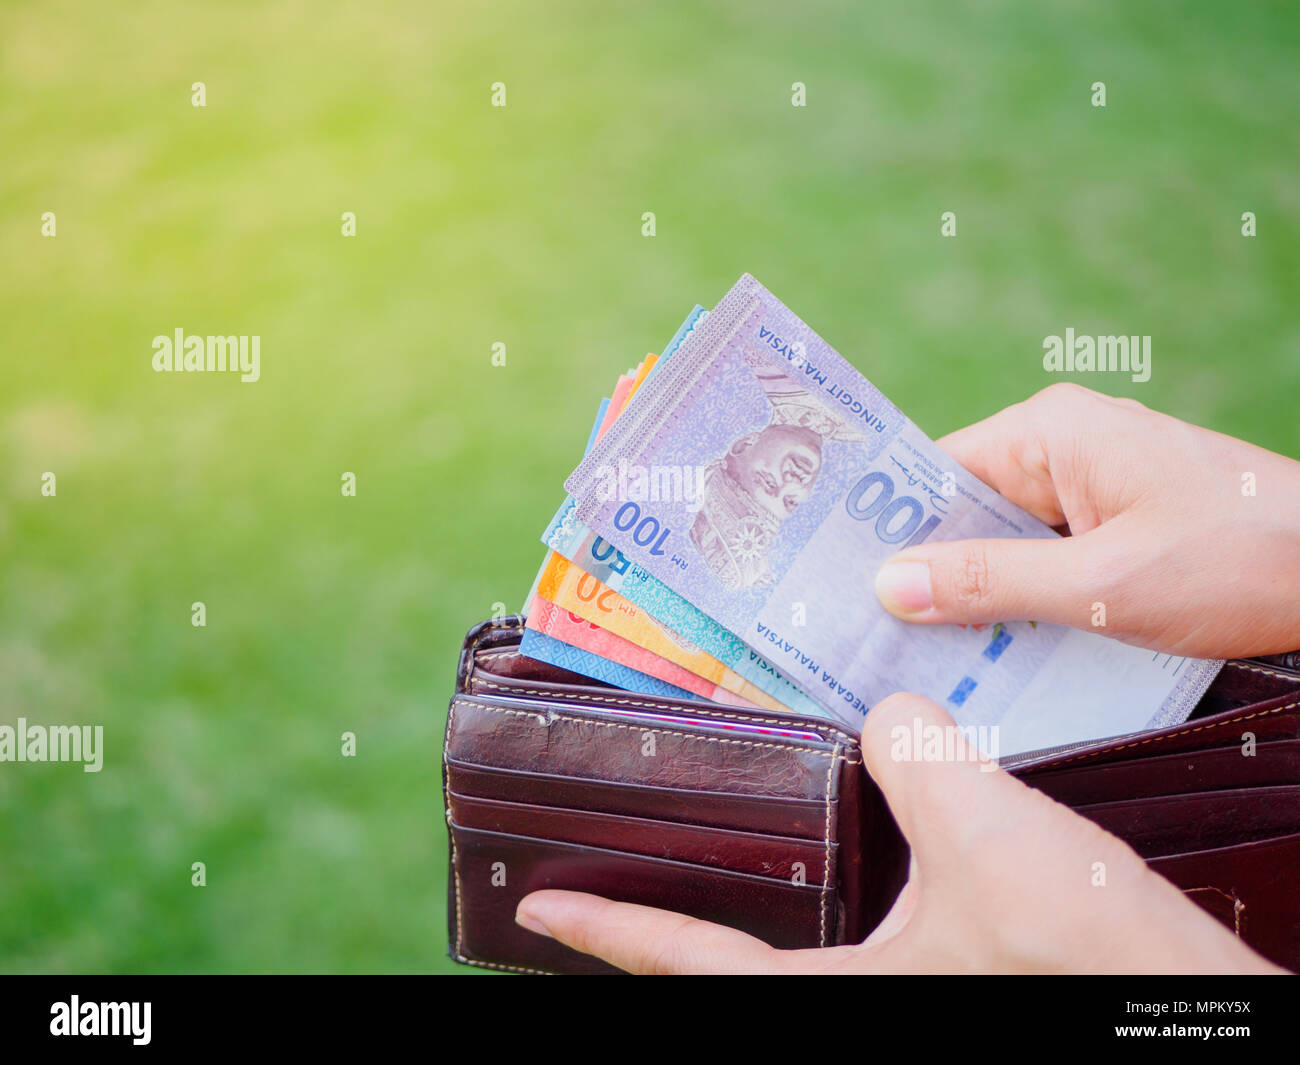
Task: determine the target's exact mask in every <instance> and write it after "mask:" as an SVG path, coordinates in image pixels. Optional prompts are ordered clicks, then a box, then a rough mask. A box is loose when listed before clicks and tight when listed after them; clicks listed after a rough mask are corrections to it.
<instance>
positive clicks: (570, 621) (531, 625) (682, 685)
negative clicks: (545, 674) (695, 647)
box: [520, 595, 754, 709]
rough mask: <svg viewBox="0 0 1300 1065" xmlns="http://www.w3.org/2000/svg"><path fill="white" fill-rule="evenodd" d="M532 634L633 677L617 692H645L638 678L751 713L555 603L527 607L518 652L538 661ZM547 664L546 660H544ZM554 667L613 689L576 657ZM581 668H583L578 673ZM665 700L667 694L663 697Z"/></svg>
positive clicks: (721, 691)
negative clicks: (594, 678) (584, 654)
mask: <svg viewBox="0 0 1300 1065" xmlns="http://www.w3.org/2000/svg"><path fill="white" fill-rule="evenodd" d="M533 631H536V632H538V633H542V634H544V635H546V636H549V637H551V638H553V639H555V640H559V641H561V642H562V643H565V644H568V645H569V646H570V647H571V648H573V649H574V650H578V651H583V652H586V653H587V654H589V655H594V656H595V657H596V658H598V659H601V660H602V661H604V662H608V663H610V664H612V665H614V666H617V667H619V668H621V669H626V670H627V671H628V673H629V674H632V675H633V676H632V677H630V678H629V679H630V680H631V681H632V682H633V683H620V684H619V687H621V688H628V689H630V690H632V691H647V690H650V689H648V688H647V687H644V686H639V679H640V677H641V676H648V677H653V678H654V679H656V680H659V681H663V682H664V683H665V684H667V685H668V686H670V687H674V688H677V689H679V690H680V691H681V692H682V695H683V696H687V695H696V696H699V697H700V698H701V699H708V700H710V701H711V702H715V703H727V704H729V705H731V706H744V707H749V708H751V709H752V708H753V707H754V704H753V703H750V702H749V701H747V700H745V699H742V698H741V697H740V696H739V695H735V694H733V693H732V692H729V691H727V690H726V689H725V688H722V687H719V686H718V685H717V684H714V683H712V682H711V681H708V680H705V679H704V678H703V677H700V676H697V675H696V674H694V673H692V672H691V671H690V670H688V669H686V668H685V667H684V666H679V665H678V664H677V663H676V662H670V661H669V660H668V659H666V658H663V657H661V656H659V655H657V654H654V653H653V652H651V651H647V650H646V649H645V648H644V647H641V646H638V645H637V644H634V643H632V642H631V641H629V640H625V639H623V637H621V636H616V635H615V634H614V633H612V632H610V631H608V630H607V629H602V628H601V627H600V626H599V625H597V624H596V623H595V622H592V621H588V620H587V619H586V618H584V617H582V616H580V615H578V614H573V613H570V612H569V611H567V610H562V609H560V608H559V607H558V606H556V605H555V604H554V603H551V602H548V601H547V600H545V599H543V598H542V597H541V596H540V595H538V596H535V597H534V598H533V602H532V605H531V606H530V607H529V610H528V623H527V625H526V627H525V630H524V642H523V644H522V645H521V646H520V650H521V651H522V652H523V653H524V654H525V655H528V657H530V658H537V657H540V656H538V655H535V654H532V653H530V651H529V647H530V645H531V644H530V640H529V634H530V633H531V632H533ZM546 660H547V661H550V659H546ZM554 664H555V665H566V668H568V669H572V670H573V671H574V672H575V673H583V674H586V675H587V676H596V677H597V679H599V680H604V681H605V682H606V683H614V682H613V681H610V680H608V678H607V676H606V675H603V674H608V673H609V672H610V671H609V670H608V668H606V667H604V666H601V667H598V668H599V669H600V671H601V672H600V674H598V673H595V672H591V671H590V667H591V666H592V665H593V663H591V662H590V661H589V660H588V659H586V658H584V657H582V656H579V655H570V656H569V658H568V664H565V663H560V662H556V663H554ZM580 665H585V666H587V667H588V668H579V666H580ZM665 694H666V693H665Z"/></svg>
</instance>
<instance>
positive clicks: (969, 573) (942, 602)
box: [875, 525, 1131, 629]
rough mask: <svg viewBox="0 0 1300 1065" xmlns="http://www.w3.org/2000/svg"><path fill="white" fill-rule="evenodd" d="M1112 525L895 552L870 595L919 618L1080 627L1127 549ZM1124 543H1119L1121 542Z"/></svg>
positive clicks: (1123, 567) (1118, 571)
mask: <svg viewBox="0 0 1300 1065" xmlns="http://www.w3.org/2000/svg"><path fill="white" fill-rule="evenodd" d="M1120 532H1122V530H1119V529H1118V527H1117V526H1113V525H1111V526H1105V527H1102V528H1098V529H1094V530H1093V531H1091V532H1089V533H1086V534H1085V535H1083V536H1070V537H1052V538H1045V539H1037V538H1035V539H1028V540H1011V539H993V540H953V541H949V542H947V543H927V544H920V545H918V546H916V547H910V548H907V549H906V550H904V551H900V552H899V553H898V554H896V555H894V556H892V557H891V558H889V559H887V560H886V561H885V564H884V565H883V566H881V567H880V571H879V573H877V574H876V584H875V588H876V595H877V596H878V597H879V599H880V603H881V605H882V606H883V607H884V608H885V609H886V610H888V611H889V612H890V613H891V614H893V615H894V616H895V617H897V618H901V619H902V620H904V621H912V622H919V623H921V624H928V625H939V624H952V625H975V624H981V623H987V622H996V621H1043V622H1051V623H1054V624H1058V625H1072V626H1074V627H1075V628H1082V629H1086V628H1088V627H1089V626H1090V625H1091V624H1092V621H1091V619H1092V611H1093V609H1094V605H1095V604H1096V603H1097V602H1098V601H1099V600H1100V601H1103V602H1109V601H1112V600H1114V599H1115V594H1114V593H1115V591H1116V590H1117V589H1120V588H1123V587H1124V585H1123V583H1122V581H1121V575H1123V574H1125V573H1126V572H1127V570H1128V569H1130V568H1131V566H1130V564H1129V563H1128V562H1126V559H1127V556H1128V555H1130V554H1131V551H1121V550H1117V537H1118V534H1119V533H1120ZM1119 546H1122V545H1119Z"/></svg>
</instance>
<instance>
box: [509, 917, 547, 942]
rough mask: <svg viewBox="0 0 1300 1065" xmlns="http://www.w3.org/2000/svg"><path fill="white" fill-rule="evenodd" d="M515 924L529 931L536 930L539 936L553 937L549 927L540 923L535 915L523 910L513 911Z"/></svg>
mask: <svg viewBox="0 0 1300 1065" xmlns="http://www.w3.org/2000/svg"><path fill="white" fill-rule="evenodd" d="M515 924H517V925H518V926H519V927H520V928H527V929H528V931H530V932H536V933H537V934H538V935H539V936H546V937H547V938H548V939H554V938H555V937H554V936H553V935H551V932H550V929H548V928H547V927H546V925H544V924H542V922H541V921H539V920H538V919H537V918H536V917H534V916H533V915H532V914H530V913H524V911H523V910H517V911H515Z"/></svg>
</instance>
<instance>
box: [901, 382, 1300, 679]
mask: <svg viewBox="0 0 1300 1065" xmlns="http://www.w3.org/2000/svg"><path fill="white" fill-rule="evenodd" d="M938 443H939V446H940V447H942V448H943V449H944V450H945V451H947V452H948V453H949V454H950V455H952V457H953V458H955V459H956V460H957V461H958V462H960V463H961V464H962V465H963V466H965V467H966V468H967V469H968V470H970V471H971V472H972V473H973V474H975V476H977V477H979V478H980V479H981V480H983V481H985V482H986V483H987V484H989V485H990V486H992V487H993V488H995V489H996V490H997V491H998V492H1000V493H1001V494H1002V495H1004V496H1006V497H1007V498H1008V499H1010V500H1011V501H1012V502H1014V503H1016V504H1018V505H1019V506H1021V507H1022V508H1024V509H1025V510H1027V511H1028V512H1029V513H1030V514H1033V515H1034V516H1035V517H1036V518H1038V519H1040V520H1041V521H1043V522H1046V523H1047V524H1048V525H1051V526H1055V527H1061V526H1068V528H1069V532H1070V533H1071V535H1070V536H1068V537H1066V538H1063V539H1060V540H1009V539H1004V540H961V541H953V542H950V543H927V544H922V545H920V546H918V547H914V548H909V549H908V550H906V551H902V552H900V553H899V554H897V555H895V556H894V557H893V558H891V559H890V560H889V561H888V562H886V563H885V565H884V566H883V567H881V570H880V573H879V575H878V577H877V580H876V592H877V594H878V595H879V596H880V600H881V602H882V603H883V604H884V606H885V607H886V609H888V610H889V611H890V612H891V613H893V614H895V615H896V616H898V617H900V618H903V619H904V620H906V621H915V622H920V623H922V624H947V623H957V624H970V623H978V622H994V621H1012V620H1034V621H1048V622H1057V623H1060V624H1063V625H1073V626H1074V627H1075V628H1080V629H1093V630H1094V631H1098V632H1102V633H1103V634H1104V635H1107V636H1113V637H1115V638H1117V639H1120V640H1123V641H1124V642H1126V643H1132V644H1138V645H1139V646H1142V647H1150V648H1152V649H1154V650H1160V651H1167V652H1169V653H1171V654H1179V655H1192V656H1195V657H1200V658H1230V657H1236V656H1243V655H1259V654H1271V653H1275V652H1280V651H1292V650H1295V649H1297V648H1300V463H1297V462H1294V461H1292V460H1291V459H1288V458H1284V457H1283V456H1281V455H1278V454H1275V453H1273V452H1271V451H1265V450H1264V449H1263V448H1258V447H1254V446H1253V445H1251V444H1246V443H1243V442H1242V441H1240V440H1235V439H1233V438H1232V437H1229V436H1222V435H1220V434H1219V433H1215V432H1211V431H1210V430H1208V429H1200V428H1197V427H1196V426H1193V425H1188V424H1187V423H1185V422H1180V421H1178V420H1177V419H1176V418H1170V417H1169V416H1167V415H1164V414H1159V413H1157V412H1155V411H1152V410H1148V409H1147V408H1146V407H1144V406H1142V404H1140V403H1138V402H1136V401H1134V400H1130V399H1113V398H1111V397H1110V396H1104V395H1101V394H1100V393H1097V392H1092V391H1089V390H1088V389H1086V388H1081V387H1079V386H1078V385H1064V384H1062V385H1053V386H1052V387H1050V388H1047V389H1044V390H1043V391H1042V392H1039V393H1038V394H1037V395H1035V396H1033V397H1031V398H1030V399H1028V400H1026V401H1025V402H1023V403H1017V404H1016V405H1014V406H1012V407H1008V408H1007V409H1006V410H1004V411H1001V412H999V413H998V414H995V415H993V416H992V417H991V418H986V419H985V420H984V421H982V422H977V423H975V424H974V425H972V426H970V427H968V428H966V429H961V430H959V431H958V432H955V433H953V434H951V435H950V436H947V437H944V438H943V439H942V440H940V441H938ZM1099 604H1100V605H1101V606H1104V615H1103V614H1102V612H1100V611H1099V610H1098V605H1099ZM1102 617H1104V621H1105V625H1104V627H1101V626H1099V625H1097V624H1096V620H1097V619H1099V618H1102Z"/></svg>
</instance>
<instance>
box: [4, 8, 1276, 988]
mask: <svg viewBox="0 0 1300 1065" xmlns="http://www.w3.org/2000/svg"><path fill="white" fill-rule="evenodd" d="M1145 8H1146V6H1145V5H1130V4H1124V3H1102V4H1092V3H1083V2H1069V3H1067V2H1062V0H1057V2H1053V3H1047V4H1043V3H1038V4H1029V3H1026V4H1023V5H1013V4H1008V3H999V2H988V3H962V4H952V3H934V4H917V3H909V2H905V0H896V2H890V3H884V4H872V5H863V4H858V3H850V2H845V3H829V2H825V0H816V2H801V3H799V4H797V5H796V4H784V5H782V4H775V3H763V4H755V3H752V2H742V0H734V2H729V3H717V4H709V5H704V6H701V5H697V4H688V3H664V2H656V3H643V4H638V5H630V4H597V3H590V4H579V3H573V2H567V0H549V2H547V3H545V4H542V3H534V4H517V3H494V4H490V5H480V4H468V3H467V4H463V5H458V6H452V5H446V4H433V5H431V4H428V3H416V2H410V3H405V2H388V3H383V2H381V3H367V4H348V3H322V2H312V3H308V2H305V0H303V2H281V3H253V2H244V3H222V4H198V3H178V2H175V0H168V2H153V0H151V2H145V3H138V4H130V5H116V4H113V5H110V4H98V3H91V2H89V0H80V2H51V0H42V2H40V3H6V4H4V5H3V6H2V7H0V261H2V262H3V267H2V268H0V269H2V270H3V275H2V276H3V284H2V285H0V360H2V361H0V366H2V368H3V378H2V382H0V486H2V488H0V559H3V568H2V569H0V723H7V724H12V723H13V722H14V721H15V719H16V718H17V717H19V716H25V717H27V718H28V720H29V721H32V722H48V723H90V724H102V725H103V726H104V727H105V732H106V737H105V744H106V765H105V768H104V770H103V772H102V773H100V774H98V775H91V774H85V773H82V772H81V771H80V770H79V768H78V767H76V766H69V765H44V766H40V765H21V766H19V765H13V764H9V763H4V764H0V969H5V970H16V971H56V972H58V971H68V970H73V971H80V970H94V971H98V970H110V971H195V970H217V971H282V970H288V971H303V970H306V971H316V970H344V971H374V970H383V971H430V970H450V969H454V968H456V967H454V966H452V965H451V964H450V963H449V962H448V961H447V960H446V958H445V948H446V941H445V930H444V915H443V907H444V898H445V894H444V892H445V878H446V854H445V836H444V831H443V826H442V820H441V816H442V814H441V801H440V795H439V776H438V774H439V769H438V754H439V741H440V737H441V729H442V726H443V721H444V715H445V712H446V702H447V697H448V695H449V693H450V690H451V687H452V684H453V672H454V666H455V661H456V654H457V647H458V644H459V641H460V638H461V636H462V635H463V633H464V631H465V629H466V628H467V627H468V626H469V625H470V624H472V623H473V622H474V621H476V620H478V619H480V618H481V617H484V616H486V615H488V614H489V613H491V611H492V608H493V604H494V603H496V602H504V603H506V604H508V605H509V607H510V608H511V609H514V608H516V607H517V606H518V605H519V604H520V602H521V601H522V598H523V595H524V593H525V591H526V589H527V588H528V585H529V583H530V581H531V579H532V576H533V573H534V571H535V569H536V567H537V565H538V562H539V560H540V557H541V548H540V545H539V544H538V542H537V536H538V534H539V533H540V531H541V529H542V528H543V526H544V524H545V522H546V521H547V519H548V518H549V517H550V515H551V513H552V511H553V509H554V507H555V506H556V505H557V504H558V502H559V501H560V498H561V497H562V495H563V491H562V488H561V483H562V480H563V478H564V477H565V476H566V475H567V474H568V472H569V471H570V470H571V469H572V467H573V466H574V465H575V463H576V461H577V459H578V457H579V454H580V452H581V448H582V444H583V442H584V440H585V438H586V435H587V431H588V428H589V422H590V418H591V415H592V413H593V411H594V407H595V404H596V401H597V400H598V398H599V396H600V395H602V394H604V393H605V392H606V391H607V390H608V385H609V384H610V383H611V382H612V380H613V378H614V377H615V376H616V375H617V374H618V373H619V372H620V371H622V370H623V369H625V368H626V367H627V366H628V365H629V364H631V363H633V362H635V361H636V360H637V359H639V358H640V356H642V355H643V354H644V353H645V352H646V351H648V350H658V349H660V348H661V347H662V346H663V344H664V343H665V342H666V341H667V339H668V338H669V337H670V336H671V334H672V332H673V330H674V329H675V327H676V326H677V324H678V322H679V321H680V319H681V318H682V316H683V315H684V314H685V312H686V311H687V310H688V309H689V308H690V307H691V306H692V305H693V304H694V303H696V302H697V301H698V302H702V303H705V304H711V303H712V302H714V301H715V300H716V299H717V298H718V297H719V296H720V295H721V294H722V293H723V292H724V291H725V290H726V289H727V288H728V287H729V286H730V284H731V283H732V282H733V281H734V280H735V279H736V278H737V277H738V276H739V275H740V274H741V273H742V272H743V271H746V270H748V271H751V272H753V273H754V274H755V275H757V276H758V277H759V278H760V280H762V281H763V282H764V283H765V284H767V285H768V286H769V287H770V288H771V289H773V290H774V291H775V292H776V293H777V294H778V295H779V296H781V297H782V298H783V299H784V300H785V301H786V302H787V303H788V304H789V305H790V306H791V307H793V308H794V309H795V310H796V311H797V312H798V313H799V314H801V315H802V316H803V317H804V318H805V319H806V320H807V321H808V322H810V323H811V324H812V325H813V326H814V327H815V328H817V329H818V330H819V331H820V332H821V333H822V334H823V335H824V336H825V337H826V338H827V339H828V340H829V341H830V342H831V343H832V344H834V345H835V346H836V347H837V348H838V349H839V350H840V351H841V352H843V353H844V354H845V355H846V356H847V357H848V358H849V359H850V360H851V361H852V362H853V363H854V364H855V365H856V366H857V367H858V368H859V369H860V370H861V371H862V372H863V373H865V374H866V375H867V376H868V377H870V378H871V379H872V381H874V382H875V383H876V384H877V385H878V386H879V387H880V388H882V390H883V391H885V393H886V394H888V395H889V396H890V397H891V398H892V399H893V400H894V401H895V402H896V403H898V404H899V405H900V406H901V407H902V408H903V409H904V410H906V411H907V412H909V414H910V415H911V416H912V417H913V418H914V419H915V420H916V421H917V422H918V423H919V424H920V425H921V426H922V427H923V428H925V429H926V430H928V431H929V432H930V433H931V434H932V435H939V434H941V433H943V432H946V431H948V430H950V429H953V428H955V427H957V426H958V425H961V424H964V423H966V422H969V421H972V420H974V419H976V418H979V417H981V416H983V415H986V414H988V413H991V412H992V411H994V410H996V409H998V408H999V407H1002V406H1004V405H1006V404H1008V403H1011V402H1014V401H1016V400H1019V399H1021V398H1023V397H1025V396H1026V395H1028V394H1030V393H1032V392H1033V391H1035V390H1037V389H1038V388H1040V387H1042V386H1043V385H1045V384H1048V383H1050V382H1049V380H1048V376H1047V375H1046V374H1044V372H1043V370H1042V367H1041V357H1042V355H1041V343H1042V339H1043V337H1044V336H1045V335H1047V334H1050V333H1060V332H1062V331H1063V330H1064V329H1065V328H1066V327H1067V326H1073V327H1074V328H1075V329H1076V330H1078V331H1079V332H1081V333H1084V332H1088V333H1112V332H1113V333H1123V334H1128V333H1140V334H1151V335H1152V336H1153V337H1154V341H1153V350H1154V372H1153V375H1152V378H1151V380H1150V382H1149V383H1147V384H1145V385H1142V384H1133V383H1131V382H1130V381H1128V379H1127V378H1125V377H1122V376H1119V375H1111V376H1107V377H1105V378H1103V379H1101V380H1094V381H1091V382H1089V383H1093V384H1095V385H1097V386H1098V387H1101V388H1103V389H1105V390H1107V391H1111V392H1113V393H1117V394H1122V395H1132V396H1136V397H1138V398H1140V399H1141V400H1143V401H1144V402H1146V403H1147V404H1149V405H1151V406H1154V407H1158V408H1161V409H1164V410H1166V411H1169V412H1171V413H1174V414H1177V415H1179V416H1181V417H1183V418H1186V419H1188V420H1190V421H1194V422H1199V423H1202V424H1205V425H1209V426H1213V427H1214V428H1217V429H1220V430H1222V431H1225V432H1228V433H1233V434H1236V435H1240V436H1244V437H1246V438H1248V439H1251V440H1253V441H1255V442H1257V443H1260V444H1263V445H1265V446H1268V447H1271V448H1274V449H1277V450H1279V451H1283V452H1286V453H1289V454H1292V455H1295V454H1300V426H1298V424H1297V418H1296V414H1295V410H1296V405H1295V399H1296V396H1297V393H1298V390H1300V310H1297V305H1296V283H1297V274H1298V267H1300V183H1298V181H1297V175H1296V160H1297V158H1300V152H1298V150H1300V125H1297V122H1296V115H1297V113H1298V109H1297V104H1300V75H1297V67H1296V62H1295V57H1296V55H1297V44H1298V43H1300V41H1298V40H1297V38H1300V20H1297V19H1296V18H1295V17H1294V12H1293V10H1291V11H1289V10H1288V5H1286V4H1268V3H1258V4H1250V5H1239V6H1224V5H1223V4H1221V3H1215V2H1203V3H1187V4H1178V5H1168V6H1165V5H1160V6H1159V9H1158V10H1155V9H1152V10H1146V9H1145ZM194 81H203V82H205V83H206V86H207V107H206V108H204V109H196V108H194V107H192V106H191V105H190V86H191V83H192V82H194ZM494 81H504V82H505V83H506V85H507V93H508V97H507V99H508V106H507V107H506V108H505V109H493V108H491V107H490V106H489V96H490V89H489V87H490V85H491V84H492V83H493V82H494ZM795 81H802V82H805V83H806V85H807V107H806V108H802V109H796V108H794V107H792V106H791V103H790V94H791V84H792V82H795ZM1094 81H1104V82H1105V83H1106V88H1107V95H1108V106H1107V107H1106V108H1105V109H1100V108H1094V107H1092V106H1090V103H1089V97H1090V93H1091V90H1090V86H1091V84H1092V83H1093V82H1094ZM946 210H952V211H956V212H957V215H958V236H957V237H956V238H955V239H941V238H940V236H939V216H940V213H941V212H943V211H946ZM1247 210H1250V211H1254V212H1256V214H1257V216H1258V220H1259V221H1258V225H1259V235H1258V236H1257V237H1255V238H1254V239H1245V238H1243V237H1242V236H1241V234H1240V225H1241V223H1240V216H1241V214H1242V212H1243V211H1247ZM44 211H54V212H56V215H57V219H58V222H57V224H58V235H57V237H55V238H54V239H47V238H42V237H41V235H40V216H41V214H42V212H44ZM343 211H354V212H355V213H356V215H357V218H358V235H357V236H356V237H355V239H346V238H343V237H342V236H341V235H340V232H339V230H340V214H341V213H342V212H343ZM644 211H654V212H655V213H656V215H657V224H658V234H657V236H655V237H654V238H653V239H649V238H645V237H642V236H641V215H642V212H644ZM178 326H179V327H183V328H184V329H185V330H187V331H188V332H192V333H202V334H206V333H217V334H259V335H260V336H261V337H262V380H261V381H260V382H259V383H257V384H253V385H245V384H240V383H238V381H237V380H236V379H234V378H231V377H222V378H217V377H215V376H211V377H209V376H204V375H184V374H178V375H170V376H169V375H161V374H154V373H153V372H152V370H151V368H150V358H151V355H152V349H151V340H152V338H153V336H155V335H156V334H161V333H170V332H171V331H172V330H173V329H175V328H176V327H178ZM496 341H502V342H504V343H505V344H506V345H507V352H508V354H507V365H506V366H505V367H503V368H494V367H493V366H492V365H491V363H490V354H491V345H492V344H493V343H494V342H496ZM1133 458H1134V461H1135V462H1140V461H1141V456H1140V455H1135V456H1134V457H1133ZM45 471H53V472H55V473H56V475H57V478H58V495H57V497H55V498H53V499H47V498H42V496H41V495H40V478H41V474H42V473H43V472H45ZM343 471H354V472H355V473H356V474H357V478H358V494H357V497H356V498H355V499H346V498H343V497H342V496H341V494H340V491H339V485H340V475H341V474H342V472H343ZM195 600H202V601H203V602H205V603H206V605H207V618H208V623H207V627H206V628H203V629H196V628H194V627H192V626H191V624H190V604H191V602H193V601H195ZM345 730H351V731H354V732H356V734H357V737H358V754H357V757H356V758H352V759H345V758H342V757H341V756H340V735H341V733H342V732H343V731H345ZM194 861H203V862H205V863H206V865H207V878H208V886H207V887H205V888H202V889H199V888H195V887H191V885H190V866H191V863H192V862H194Z"/></svg>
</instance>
